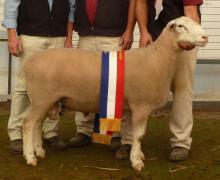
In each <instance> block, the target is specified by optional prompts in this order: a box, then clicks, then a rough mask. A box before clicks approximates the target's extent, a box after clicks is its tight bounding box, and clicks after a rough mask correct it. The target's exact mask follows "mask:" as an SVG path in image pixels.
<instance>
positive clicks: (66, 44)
mask: <svg viewBox="0 0 220 180" xmlns="http://www.w3.org/2000/svg"><path fill="white" fill-rule="evenodd" d="M64 47H65V48H72V47H73V43H72V40H70V39H66V40H65V42H64Z"/></svg>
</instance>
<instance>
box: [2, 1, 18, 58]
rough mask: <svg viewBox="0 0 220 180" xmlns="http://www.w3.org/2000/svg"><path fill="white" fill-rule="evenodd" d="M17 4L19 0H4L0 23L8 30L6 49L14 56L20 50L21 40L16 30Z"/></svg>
mask: <svg viewBox="0 0 220 180" xmlns="http://www.w3.org/2000/svg"><path fill="white" fill-rule="evenodd" d="M19 5H20V0H5V2H4V21H3V23H2V25H3V26H4V27H5V28H7V32H8V51H9V53H10V54H12V55H15V56H18V55H19V53H21V52H22V46H21V41H20V39H19V38H18V36H17V32H16V28H17V17H18V7H19Z"/></svg>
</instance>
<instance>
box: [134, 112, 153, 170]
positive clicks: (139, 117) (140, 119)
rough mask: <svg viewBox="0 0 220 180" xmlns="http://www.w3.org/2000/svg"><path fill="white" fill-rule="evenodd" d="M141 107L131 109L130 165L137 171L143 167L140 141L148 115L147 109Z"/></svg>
mask: <svg viewBox="0 0 220 180" xmlns="http://www.w3.org/2000/svg"><path fill="white" fill-rule="evenodd" d="M141 109H142V108H141ZM141 109H139V110H138V109H137V110H134V111H132V126H133V143H132V148H131V154H130V160H131V163H132V167H133V168H134V169H135V170H137V171H141V170H143V169H144V163H143V160H144V159H145V157H144V153H143V152H142V150H141V141H142V139H143V136H144V134H145V131H146V126H147V118H148V116H149V111H146V109H142V110H141Z"/></svg>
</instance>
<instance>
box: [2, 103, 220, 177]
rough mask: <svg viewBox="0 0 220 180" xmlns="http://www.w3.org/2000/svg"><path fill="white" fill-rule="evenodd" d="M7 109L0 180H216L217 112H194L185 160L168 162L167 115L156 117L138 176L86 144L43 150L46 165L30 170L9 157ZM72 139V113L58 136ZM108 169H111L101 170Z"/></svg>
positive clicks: (219, 166)
mask: <svg viewBox="0 0 220 180" xmlns="http://www.w3.org/2000/svg"><path fill="white" fill-rule="evenodd" d="M8 117H9V104H7V103H4V104H0V180H11V179H13V180H19V179H22V180H24V179H30V180H32V179H33V180H41V179H43V180H44V179H45V180H47V179H51V180H56V179H58V180H59V179H62V180H69V179H72V180H75V179H76V180H145V179H146V180H148V179H149V180H150V179H152V180H170V179H171V180H188V179H192V180H197V179H200V180H203V179H204V180H220V138H219V137H220V111H219V112H218V111H195V112H194V119H195V121H194V128H193V132H192V137H193V143H192V149H191V151H190V158H189V160H187V161H185V162H181V163H172V162H169V161H168V156H169V152H170V146H169V138H170V137H171V134H170V132H169V127H168V118H169V117H168V113H167V112H157V113H154V114H153V115H152V116H151V117H150V119H149V124H148V128H147V134H146V136H145V138H144V140H143V145H142V147H143V151H144V153H145V155H146V158H147V159H146V160H145V170H144V171H143V172H140V173H139V172H136V171H134V170H133V169H132V168H131V165H130V162H129V161H119V160H116V159H115V157H114V153H112V152H111V151H110V150H109V148H108V146H105V145H98V144H90V145H88V146H86V147H82V148H69V149H67V150H66V151H63V152H56V151H53V150H52V149H49V148H46V151H47V157H46V159H42V160H39V164H38V166H37V167H35V168H32V167H28V166H26V164H25V160H24V159H23V157H22V156H15V155H12V154H11V153H10V152H9V139H8V136H7V130H6V127H7V121H8ZM74 133H75V126H74V121H73V113H71V112H67V113H65V114H64V115H63V116H62V117H61V122H60V136H61V137H62V138H63V139H64V140H65V141H66V142H68V139H69V138H71V137H72V136H73V135H74ZM100 168H112V169H108V170H105V169H100Z"/></svg>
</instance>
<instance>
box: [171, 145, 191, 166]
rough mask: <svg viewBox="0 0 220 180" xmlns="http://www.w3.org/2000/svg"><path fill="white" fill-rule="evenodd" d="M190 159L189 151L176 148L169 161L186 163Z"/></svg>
mask: <svg viewBox="0 0 220 180" xmlns="http://www.w3.org/2000/svg"><path fill="white" fill-rule="evenodd" d="M188 157H189V150H188V149H186V148H184V147H174V148H173V149H172V151H171V153H170V157H169V160H170V161H172V162H178V161H184V160H187V159H188Z"/></svg>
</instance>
